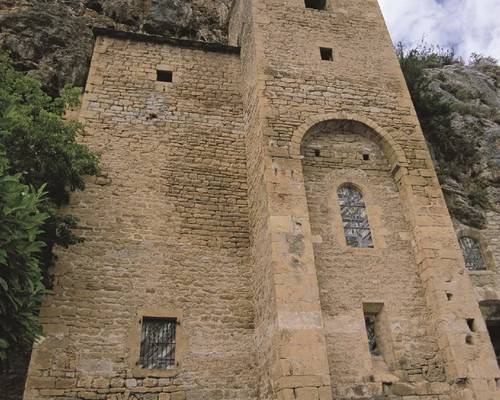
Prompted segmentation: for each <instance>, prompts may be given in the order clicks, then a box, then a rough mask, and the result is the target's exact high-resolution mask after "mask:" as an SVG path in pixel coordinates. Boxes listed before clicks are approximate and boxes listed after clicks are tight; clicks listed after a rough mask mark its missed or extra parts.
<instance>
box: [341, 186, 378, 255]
mask: <svg viewBox="0 0 500 400" xmlns="http://www.w3.org/2000/svg"><path fill="white" fill-rule="evenodd" d="M337 194H338V196H339V202H340V215H341V216H342V224H343V225H344V235H345V239H346V242H347V245H348V246H350V247H373V239H372V232H371V230H370V224H369V222H368V215H367V213H366V206H365V202H364V200H363V196H362V195H361V193H360V192H359V190H357V189H355V188H354V187H352V186H342V187H341V188H340V189H339V190H338V192H337Z"/></svg>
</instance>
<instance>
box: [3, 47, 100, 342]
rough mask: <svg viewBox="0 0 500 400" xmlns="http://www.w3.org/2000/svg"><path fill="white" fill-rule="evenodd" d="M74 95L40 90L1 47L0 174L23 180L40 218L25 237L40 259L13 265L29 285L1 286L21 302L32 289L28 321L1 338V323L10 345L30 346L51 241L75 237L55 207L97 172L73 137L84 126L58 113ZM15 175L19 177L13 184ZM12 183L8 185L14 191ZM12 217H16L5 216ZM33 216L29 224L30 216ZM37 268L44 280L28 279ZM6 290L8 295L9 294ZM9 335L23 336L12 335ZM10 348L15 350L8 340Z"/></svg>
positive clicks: (93, 158)
mask: <svg viewBox="0 0 500 400" xmlns="http://www.w3.org/2000/svg"><path fill="white" fill-rule="evenodd" d="M78 95H79V90H75V89H64V90H63V91H62V92H61V95H60V96H59V97H56V98H52V97H50V96H48V95H47V94H46V93H44V91H43V90H42V85H41V83H40V82H39V81H38V80H37V79H35V78H33V77H29V76H26V75H25V74H23V73H20V72H17V71H15V70H14V68H13V65H12V61H11V60H10V58H9V56H8V55H7V54H5V53H2V52H0V150H1V151H2V154H3V155H2V157H3V158H2V160H3V161H2V162H3V164H2V165H3V167H2V168H3V170H2V174H3V176H4V177H5V179H7V182H10V183H9V185H11V186H12V187H13V186H15V185H17V186H16V187H18V188H19V185H21V186H22V188H20V189H19V190H21V192H22V193H26V200H23V201H24V202H25V203H23V207H25V208H26V210H25V213H26V215H28V214H29V213H28V210H27V208H28V207H32V208H33V210H32V212H34V209H37V210H38V212H39V214H37V215H38V216H37V218H38V219H37V221H39V220H40V219H42V216H44V218H43V219H42V221H41V222H43V224H42V225H41V226H36V227H35V226H34V225H33V228H32V229H33V230H32V231H31V234H30V235H31V236H29V238H30V239H33V243H36V245H34V244H33V245H31V246H30V247H29V249H30V255H31V256H30V257H35V258H36V259H37V260H38V262H37V263H35V262H34V261H32V259H31V258H26V257H27V256H26V257H22V258H20V259H19V260H18V261H16V263H15V264H12V265H15V266H16V267H15V268H17V269H18V271H17V273H18V274H19V277H18V278H19V279H20V280H19V282H20V284H27V285H29V287H23V290H20V291H17V292H16V291H13V289H12V288H11V287H10V286H7V289H6V290H4V291H2V292H0V295H1V296H2V297H1V298H0V301H2V302H3V304H9V301H12V302H18V303H19V304H27V302H28V299H27V298H24V297H23V296H25V295H26V296H28V294H30V296H32V300H33V304H32V305H31V306H30V307H31V308H29V311H25V312H24V313H25V314H26V315H25V317H26V318H28V317H29V318H31V319H30V321H32V323H33V324H34V325H30V324H29V323H25V324H22V323H21V324H17V325H16V324H14V325H12V327H11V328H9V329H11V331H10V332H11V336H5V337H4V336H3V335H6V333H4V332H3V331H1V330H0V335H2V336H0V339H2V340H3V341H2V342H0V346H2V345H3V346H5V345H6V343H5V341H6V342H7V343H8V344H9V345H15V346H17V347H18V349H16V351H18V350H20V349H26V348H27V347H29V346H27V345H28V344H29V342H30V338H33V336H34V335H35V334H36V333H38V331H37V330H36V329H34V328H33V327H34V326H35V325H36V312H35V309H36V306H35V305H36V304H39V302H40V297H39V296H38V295H39V294H40V296H41V295H42V293H43V292H44V289H42V288H43V286H45V287H50V279H49V275H48V272H47V271H48V267H49V266H50V265H51V264H52V263H53V261H54V255H53V252H52V250H53V247H54V246H55V245H56V244H57V245H61V246H65V247H67V246H69V245H71V244H74V243H77V242H79V241H80V238H78V237H77V236H75V235H74V234H73V233H72V229H73V228H75V227H76V225H77V220H76V218H74V217H73V216H71V215H67V214H64V215H63V214H60V213H58V208H59V207H61V206H62V205H64V204H65V203H66V202H67V201H68V198H69V193H70V192H71V191H74V190H83V189H84V188H85V182H84V176H85V175H95V174H97V173H98V162H99V158H98V156H97V155H96V154H94V153H92V152H91V151H90V150H89V149H88V148H87V147H86V146H84V145H82V144H80V143H78V142H77V137H78V136H79V135H81V134H82V133H83V126H82V125H81V124H79V123H76V122H71V121H66V120H64V118H63V117H64V111H65V109H66V108H67V107H72V106H75V105H77V104H78ZM14 182H17V183H16V184H14ZM12 187H11V188H10V189H9V190H14V189H13V188H12ZM42 187H43V188H44V189H43V190H44V193H45V196H42V192H41V191H40V190H41V189H40V188H42ZM5 190H7V189H5ZM5 196H7V195H5ZM9 196H10V197H9ZM9 196H7V197H5V198H4V197H2V198H1V199H0V200H1V203H0V207H4V208H5V207H8V208H9V207H14V205H8V204H7V203H6V201H7V200H9V201H11V202H15V201H21V200H20V198H16V197H15V196H14V195H13V194H12V195H9ZM23 215H24V214H23ZM29 215H32V214H29ZM33 215H34V214H33ZM16 216H18V217H19V218H20V217H21V216H20V215H18V214H13V216H11V218H16ZM26 218H27V217H26ZM18 222H19V224H21V225H22V224H23V223H26V224H28V223H29V221H26V222H22V221H18ZM11 223H14V222H12V221H11ZM31 223H32V224H33V221H32V222H31ZM30 226H31V225H30ZM0 231H1V234H2V237H3V236H5V237H6V238H8V237H9V235H14V233H13V231H12V232H11V231H10V230H9V228H8V225H4V223H3V222H2V224H1V225H0ZM33 232H36V234H35V238H33ZM5 240H7V239H5ZM12 240H14V239H12ZM5 243H7V242H5ZM42 244H43V246H42ZM3 246H4V242H3V241H2V242H1V243H0V251H7V250H6V248H4V247H3ZM9 254H10V253H9ZM6 262H10V261H9V260H7V261H6ZM23 262H24V263H26V264H24V266H23V267H22V268H21V267H20V266H19V265H20V264H19V263H23ZM28 264H29V265H28ZM9 265H10V264H9ZM12 268H14V267H12ZM37 268H38V269H39V272H40V277H41V279H42V282H43V284H44V285H42V286H38V285H36V284H34V282H35V281H36V279H38V278H37V277H36V276H35V273H34V271H35V270H36V269H37ZM28 273H29V274H32V275H30V276H29V277H28V276H27V275H26V274H28ZM21 275H24V279H25V280H24V281H23V280H22V279H21ZM23 282H24V283H23ZM30 285H31V286H33V287H31V286H30ZM35 293H36V295H35ZM9 296H10V297H12V299H10V300H9V298H8V297H9ZM27 310H28V308H27ZM5 312H6V311H4V310H3V309H2V308H0V325H1V326H2V327H3V326H4V323H6V321H8V320H7V318H11V317H12V315H11V314H5ZM28 314H29V315H28ZM9 315H10V317H9ZM29 318H28V319H29ZM5 326H7V325H5ZM28 328H29V329H28ZM23 335H25V336H23ZM13 337H19V338H21V339H20V340H18V341H14V342H12V340H13ZM22 338H24V339H26V340H24V339H22ZM9 348H11V349H13V347H12V346H10V347H9Z"/></svg>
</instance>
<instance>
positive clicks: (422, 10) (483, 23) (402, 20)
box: [379, 0, 500, 60]
mask: <svg viewBox="0 0 500 400" xmlns="http://www.w3.org/2000/svg"><path fill="white" fill-rule="evenodd" d="M379 3H380V7H381V8H382V12H383V13H384V16H385V19H386V22H387V25H388V27H389V31H390V32H391V36H392V39H393V41H394V42H399V41H402V42H404V43H405V44H407V45H410V46H412V45H417V44H419V43H420V42H421V41H422V38H423V39H424V41H425V42H426V43H428V44H435V45H439V46H441V47H445V48H448V47H454V48H455V50H456V52H457V54H458V55H459V56H462V57H463V58H464V59H465V60H468V59H469V56H470V54H471V53H472V52H475V53H480V54H483V55H487V56H492V57H494V58H496V59H500V0H379Z"/></svg>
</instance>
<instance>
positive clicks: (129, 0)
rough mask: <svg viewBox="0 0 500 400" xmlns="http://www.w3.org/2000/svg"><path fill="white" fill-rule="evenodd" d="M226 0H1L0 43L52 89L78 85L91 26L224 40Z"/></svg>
mask: <svg viewBox="0 0 500 400" xmlns="http://www.w3.org/2000/svg"><path fill="white" fill-rule="evenodd" d="M230 3H231V0H0V48H2V49H4V50H8V51H10V52H11V54H12V56H13V58H14V59H15V61H16V66H17V68H18V69H21V70H23V71H26V72H28V73H30V74H34V75H37V76H39V77H40V78H41V79H42V81H43V82H44V84H45V87H46V89H47V91H48V92H49V93H51V94H54V93H57V92H58V91H59V90H60V89H61V88H62V87H63V86H64V85H66V84H70V85H75V86H83V85H84V83H85V79H86V77H87V72H88V67H89V64H90V58H91V54H92V46H93V35H92V27H104V28H115V29H119V30H125V31H134V32H142V33H150V34H155V35H164V36H174V37H178V38H189V39H196V40H202V41H209V42H220V43H225V42H226V25H227V24H226V22H227V16H228V12H229V7H230Z"/></svg>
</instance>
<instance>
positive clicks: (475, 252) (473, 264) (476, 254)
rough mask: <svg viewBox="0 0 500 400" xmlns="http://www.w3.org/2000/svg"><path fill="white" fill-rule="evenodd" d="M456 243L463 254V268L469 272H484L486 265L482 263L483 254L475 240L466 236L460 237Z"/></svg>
mask: <svg viewBox="0 0 500 400" xmlns="http://www.w3.org/2000/svg"><path fill="white" fill-rule="evenodd" d="M458 242H459V243H460V247H461V248H462V252H463V254H464V259H465V267H466V268H467V269H468V270H469V271H484V270H485V269H486V263H485V262H484V258H483V254H482V253H481V248H480V247H479V243H478V242H477V240H475V239H473V238H471V237H468V236H462V237H461V238H460V240H459V241H458Z"/></svg>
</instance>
